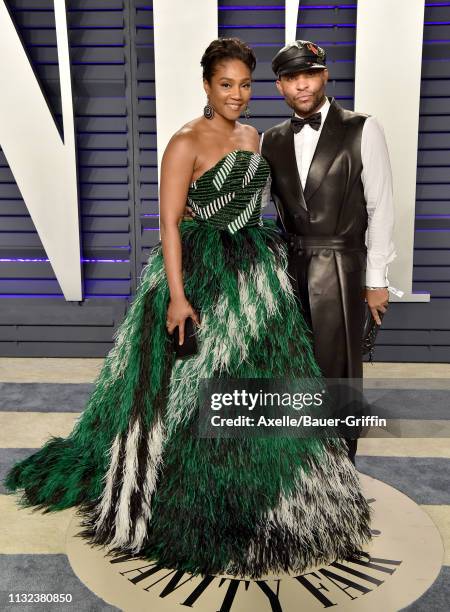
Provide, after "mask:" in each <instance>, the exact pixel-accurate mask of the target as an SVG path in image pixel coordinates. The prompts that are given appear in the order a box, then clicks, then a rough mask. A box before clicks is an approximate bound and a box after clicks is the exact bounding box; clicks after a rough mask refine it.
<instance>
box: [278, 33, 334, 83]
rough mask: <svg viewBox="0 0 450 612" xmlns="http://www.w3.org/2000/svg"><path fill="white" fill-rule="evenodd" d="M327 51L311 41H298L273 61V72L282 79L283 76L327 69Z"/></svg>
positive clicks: (290, 44)
mask: <svg viewBox="0 0 450 612" xmlns="http://www.w3.org/2000/svg"><path fill="white" fill-rule="evenodd" d="M326 58H327V54H326V51H325V49H322V47H319V46H317V45H316V44H315V43H313V42H311V41H310V40H296V41H295V42H293V43H289V44H288V45H286V46H285V47H283V48H282V49H280V50H279V51H278V53H277V54H276V55H275V57H274V58H273V60H272V70H273V71H274V73H275V74H276V75H277V77H280V76H281V75H283V74H289V73H293V72H300V71H301V70H310V69H311V68H322V69H323V68H326V65H325V63H326Z"/></svg>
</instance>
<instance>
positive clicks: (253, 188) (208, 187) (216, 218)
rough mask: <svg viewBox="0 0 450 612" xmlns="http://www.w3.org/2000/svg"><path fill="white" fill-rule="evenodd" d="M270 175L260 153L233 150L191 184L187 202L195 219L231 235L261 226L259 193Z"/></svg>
mask: <svg viewBox="0 0 450 612" xmlns="http://www.w3.org/2000/svg"><path fill="white" fill-rule="evenodd" d="M269 176H270V168H269V164H268V163H267V161H266V160H265V159H264V157H262V155H260V154H259V153H255V152H252V151H246V150H242V149H236V150H234V151H231V152H230V153H227V155H225V156H224V157H222V159H220V160H219V161H218V162H217V164H216V165H215V166H213V167H212V168H210V169H209V170H207V171H206V172H204V173H203V174H202V175H201V176H199V177H198V179H197V180H195V181H194V182H193V183H192V184H191V185H190V187H189V191H188V204H189V206H190V207H191V208H192V210H193V211H194V213H195V219H196V220H197V221H199V222H200V223H202V222H205V223H208V224H209V225H212V226H214V227H217V228H219V229H225V230H228V231H229V232H230V233H231V234H234V233H235V232H237V231H238V230H240V229H242V228H243V227H249V226H255V225H262V219H261V201H262V193H263V190H264V187H265V186H266V184H267V181H268V179H269Z"/></svg>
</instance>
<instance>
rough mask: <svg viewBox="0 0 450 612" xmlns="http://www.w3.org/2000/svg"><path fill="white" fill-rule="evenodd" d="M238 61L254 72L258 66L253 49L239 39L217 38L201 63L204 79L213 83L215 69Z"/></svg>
mask: <svg viewBox="0 0 450 612" xmlns="http://www.w3.org/2000/svg"><path fill="white" fill-rule="evenodd" d="M231 59H238V60H241V62H244V64H245V65H246V66H248V67H249V69H250V72H253V70H254V69H255V66H256V56H255V54H254V52H253V49H251V47H249V46H248V45H247V44H246V43H245V42H243V41H242V40H239V38H235V37H233V38H217V39H216V40H213V41H212V43H210V44H209V45H208V48H207V49H206V51H205V52H204V54H203V57H202V59H201V61H200V64H201V66H202V67H203V78H204V79H206V80H207V81H208V82H211V78H212V76H213V74H214V72H215V67H216V65H217V64H219V63H220V62H223V61H226V60H231Z"/></svg>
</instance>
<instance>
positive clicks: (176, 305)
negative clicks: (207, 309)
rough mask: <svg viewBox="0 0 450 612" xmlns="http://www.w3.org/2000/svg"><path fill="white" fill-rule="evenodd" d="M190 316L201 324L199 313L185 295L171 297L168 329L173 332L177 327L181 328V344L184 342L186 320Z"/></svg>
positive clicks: (170, 332)
mask: <svg viewBox="0 0 450 612" xmlns="http://www.w3.org/2000/svg"><path fill="white" fill-rule="evenodd" d="M188 317H191V319H193V320H194V321H195V323H196V324H197V325H200V320H199V318H198V315H197V313H196V312H195V310H194V309H193V308H192V306H191V305H190V304H189V302H188V301H187V299H186V298H185V297H183V298H175V299H171V300H170V302H169V308H168V309H167V323H166V324H167V331H168V332H169V334H172V333H173V330H174V329H175V327H178V328H179V344H183V342H184V322H185V321H186V319H187V318H188Z"/></svg>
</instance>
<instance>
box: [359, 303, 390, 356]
mask: <svg viewBox="0 0 450 612" xmlns="http://www.w3.org/2000/svg"><path fill="white" fill-rule="evenodd" d="M384 314H385V313H384V312H380V311H378V315H379V317H380V319H381V320H383V316H384ZM380 327H381V325H378V323H377V322H376V321H375V319H374V318H373V315H372V311H371V310H370V308H369V306H368V305H366V316H365V319H364V329H363V341H362V353H363V355H367V354H369V360H370V361H372V357H373V351H374V348H375V340H376V337H377V333H378V329H379V328H380Z"/></svg>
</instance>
